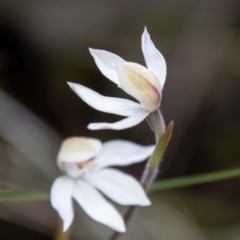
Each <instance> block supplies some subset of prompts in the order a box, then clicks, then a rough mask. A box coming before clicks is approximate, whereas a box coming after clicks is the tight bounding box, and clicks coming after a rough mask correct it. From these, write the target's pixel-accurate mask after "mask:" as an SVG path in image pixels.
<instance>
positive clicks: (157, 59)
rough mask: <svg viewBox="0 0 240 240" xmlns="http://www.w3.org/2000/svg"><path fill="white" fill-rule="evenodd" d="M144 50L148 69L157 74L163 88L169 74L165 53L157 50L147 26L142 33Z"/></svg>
mask: <svg viewBox="0 0 240 240" xmlns="http://www.w3.org/2000/svg"><path fill="white" fill-rule="evenodd" d="M142 51H143V55H144V58H145V62H146V64H147V67H148V69H149V70H150V71H152V72H153V73H154V74H155V75H156V77H157V78H158V79H159V81H160V85H161V88H162V89H163V86H164V83H165V80H166V74H167V66H166V62H165V59H164V57H163V55H162V54H161V53H160V52H159V51H158V50H157V48H156V47H155V45H154V43H153V42H152V40H151V38H150V35H149V33H148V31H147V28H145V29H144V32H143V34H142Z"/></svg>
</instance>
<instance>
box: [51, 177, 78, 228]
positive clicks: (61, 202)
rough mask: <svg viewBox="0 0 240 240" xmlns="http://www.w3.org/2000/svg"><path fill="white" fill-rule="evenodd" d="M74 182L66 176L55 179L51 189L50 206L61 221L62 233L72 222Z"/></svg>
mask: <svg viewBox="0 0 240 240" xmlns="http://www.w3.org/2000/svg"><path fill="white" fill-rule="evenodd" d="M73 187H74V181H73V180H72V179H70V178H68V177H66V176H61V177H59V178H57V179H56V180H55V181H54V183H53V185H52V188H51V194H50V195H51V196H50V200H51V204H52V206H53V208H55V210H56V211H57V212H58V214H59V216H60V217H61V219H62V220H63V231H66V230H67V229H68V228H69V227H70V225H71V223H72V220H73V217H74V212H73V205H72V192H73Z"/></svg>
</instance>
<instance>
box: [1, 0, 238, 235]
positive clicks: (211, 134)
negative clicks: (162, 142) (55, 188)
mask: <svg viewBox="0 0 240 240" xmlns="http://www.w3.org/2000/svg"><path fill="white" fill-rule="evenodd" d="M144 26H147V28H148V31H149V32H150V34H151V38H152V40H153V41H154V43H155V45H156V47H157V48H158V49H159V50H160V51H161V52H162V53H163V55H164V56H165V58H166V61H167V66H168V74H167V80H166V85H165V87H164V91H163V100H162V104H161V109H162V112H163V115H164V117H165V120H166V122H167V123H168V122H169V121H170V120H174V122H175V129H174V135H173V139H172V141H171V143H170V146H169V148H168V151H167V153H166V154H165V158H164V162H163V164H162V166H161V171H160V175H159V177H158V178H159V179H163V178H165V179H167V178H172V177H178V176H186V175H193V174H198V173H205V172H210V171H217V170H224V169H228V168H235V167H236V168H237V167H239V166H240V147H239V145H240V111H239V106H240V65H239V63H240V2H239V1H238V0H208V1H207V0H201V1H200V0H186V1H184V0H180V1H179V0H161V1H160V0H148V1H147V0H128V1H127V0H121V1H120V0H112V1H110V0H102V1H97V0H95V1H94V0H71V1H70V0H69V1H62V0H59V1H56V0H55V1H54V0H51V1H49V0H48V1H46V0H41V1H40V0H31V1H28V0H22V1H17V0H0V88H1V91H0V156H1V157H0V187H1V189H2V190H3V189H8V190H9V189H11V190H14V189H16V190H19V189H26V190H28V189H31V190H36V191H38V190H41V191H49V189H50V186H51V182H52V181H53V179H54V178H55V177H56V176H57V175H58V174H60V172H59V171H58V169H57V166H56V165H55V156H56V154H57V151H58V147H59V144H60V141H61V139H63V138H65V137H68V136H72V135H77V136H92V137H96V138H100V139H101V140H103V141H105V140H109V139H114V138H122V139H129V140H132V141H135V142H138V143H141V144H152V143H153V142H154V136H153V134H152V133H151V131H150V129H149V128H148V126H147V124H146V123H145V122H144V123H141V124H140V125H138V126H136V127H134V128H131V129H127V130H123V131H89V130H87V129H86V126H87V124H88V123H89V122H100V121H104V122H105V121H106V122H113V121H115V120H117V119H120V118H119V117H117V116H114V115H110V114H105V113H101V112H97V111H96V110H94V109H92V108H90V107H89V106H88V105H87V104H85V103H84V102H83V101H82V100H81V99H79V98H78V97H77V95H76V94H75V93H74V92H73V91H72V90H70V88H69V87H68V86H67V84H66V81H72V82H77V83H81V84H83V85H86V86H88V87H90V88H92V89H94V90H96V91H98V92H99V93H101V94H103V95H108V96H116V97H128V96H127V95H126V94H125V93H123V92H122V91H120V90H119V89H118V88H116V87H115V86H114V85H113V84H112V83H111V82H110V81H108V80H107V79H106V78H105V77H104V76H103V75H101V73H100V71H99V70H98V69H97V67H96V65H95V63H94V61H93V59H92V57H91V56H90V54H89V52H88V47H92V48H98V49H105V50H108V51H111V52H114V53H116V54H118V55H120V56H121V57H122V58H124V59H126V60H128V61H133V62H138V63H141V64H144V60H143V56H142V52H141V45H140V44H141V42H140V37H141V34H142V31H143V27H144ZM142 169H143V164H139V165H134V166H131V167H129V168H127V169H126V168H125V170H126V171H129V172H131V173H132V174H133V175H135V176H136V177H140V175H141V171H142ZM239 185H240V178H234V179H230V180H225V181H220V182H216V183H211V184H204V185H198V186H195V187H188V188H182V189H178V190H171V191H159V192H154V193H151V194H150V197H151V199H152V201H153V205H152V206H151V207H149V208H144V209H141V211H140V213H139V215H138V217H137V219H136V220H135V221H134V222H133V223H132V225H131V227H130V229H129V231H128V232H127V234H126V235H125V237H124V238H123V239H140V240H141V239H143V240H144V239H153V240H155V239H157V240H158V239H164V240H180V239H184V240H186V239H189V240H195V239H196V240H200V239H213V240H215V239H217V240H237V239H240V187H239ZM120 210H121V211H124V208H121V209H120ZM76 215H77V216H76V218H75V221H74V226H73V232H72V236H73V238H72V239H83V240H85V239H90V240H91V239H93V240H94V239H106V236H108V235H109V234H110V232H111V231H110V230H109V229H107V228H106V227H104V226H102V225H100V224H97V223H95V222H93V221H92V220H91V219H89V218H88V217H86V216H85V214H84V213H83V212H82V210H81V209H78V211H77V214H76ZM0 218H1V220H0V239H2V240H5V239H16V238H17V239H27V240H28V239H42V240H44V239H53V235H54V231H55V230H54V229H55V226H56V222H57V214H56V213H55V211H54V210H53V209H52V208H51V206H50V204H49V203H48V201H43V202H42V201H38V202H30V203H29V202H28V203H24V202H21V203H1V205H0Z"/></svg>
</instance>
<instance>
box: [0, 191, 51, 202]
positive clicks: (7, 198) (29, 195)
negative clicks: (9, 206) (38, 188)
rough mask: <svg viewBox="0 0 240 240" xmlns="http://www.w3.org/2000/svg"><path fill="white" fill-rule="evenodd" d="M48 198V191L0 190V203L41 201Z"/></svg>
mask: <svg viewBox="0 0 240 240" xmlns="http://www.w3.org/2000/svg"><path fill="white" fill-rule="evenodd" d="M47 199H49V193H46V192H35V191H0V203H3V202H22V201H25V202H26V201H42V200H47Z"/></svg>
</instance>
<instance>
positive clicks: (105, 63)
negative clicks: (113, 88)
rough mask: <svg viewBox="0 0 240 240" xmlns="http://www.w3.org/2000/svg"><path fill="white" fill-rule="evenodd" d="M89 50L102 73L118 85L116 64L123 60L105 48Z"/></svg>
mask: <svg viewBox="0 0 240 240" xmlns="http://www.w3.org/2000/svg"><path fill="white" fill-rule="evenodd" d="M89 51H90V53H91V55H92V56H93V58H94V60H95V63H96V64H97V66H98V68H99V70H100V71H101V72H102V74H103V75H104V76H105V77H107V78H108V79H109V80H111V81H113V82H114V83H116V84H118V85H119V81H118V75H117V72H116V65H117V64H120V63H124V62H125V60H124V59H122V58H121V57H119V56H118V55H116V54H114V53H111V52H108V51H105V50H98V49H91V48H89Z"/></svg>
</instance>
